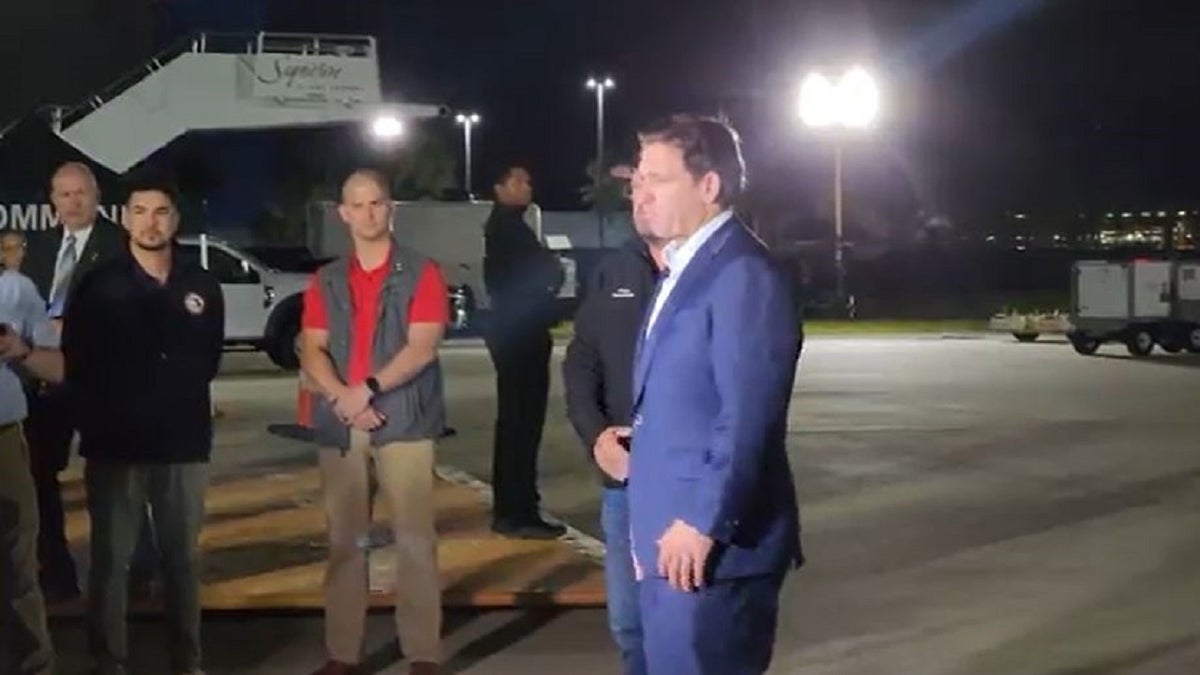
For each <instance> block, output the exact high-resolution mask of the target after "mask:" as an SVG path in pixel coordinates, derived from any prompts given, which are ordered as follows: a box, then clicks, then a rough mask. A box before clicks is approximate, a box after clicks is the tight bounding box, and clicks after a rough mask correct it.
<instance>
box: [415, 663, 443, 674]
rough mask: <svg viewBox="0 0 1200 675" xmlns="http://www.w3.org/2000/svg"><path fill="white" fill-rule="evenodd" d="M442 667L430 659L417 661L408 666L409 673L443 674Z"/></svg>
mask: <svg viewBox="0 0 1200 675" xmlns="http://www.w3.org/2000/svg"><path fill="white" fill-rule="evenodd" d="M441 672H442V668H441V666H439V665H438V664H436V663H430V662H429V661H417V662H415V663H413V664H412V665H410V666H409V667H408V675H441Z"/></svg>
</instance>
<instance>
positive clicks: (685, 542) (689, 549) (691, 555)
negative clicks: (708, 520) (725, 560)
mask: <svg viewBox="0 0 1200 675" xmlns="http://www.w3.org/2000/svg"><path fill="white" fill-rule="evenodd" d="M712 548H713V540H712V539H711V538H709V537H707V536H705V535H703V534H701V533H700V531H699V530H697V529H696V528H694V527H692V526H691V525H688V524H687V523H685V522H683V521H682V520H678V519H676V521H675V522H674V523H671V526H670V527H668V528H667V531H666V532H664V533H663V536H662V538H661V539H659V540H658V573H659V574H661V575H663V576H665V577H666V578H667V581H668V582H669V583H670V584H671V587H672V588H674V589H676V590H680V591H694V590H696V589H698V588H699V587H700V586H702V585H704V566H705V565H706V564H707V563H708V555H709V554H710V553H712Z"/></svg>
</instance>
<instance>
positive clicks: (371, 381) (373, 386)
mask: <svg viewBox="0 0 1200 675" xmlns="http://www.w3.org/2000/svg"><path fill="white" fill-rule="evenodd" d="M367 389H370V390H371V393H372V394H375V395H376V396H378V395H379V394H380V393H381V392H382V390H381V388H380V387H379V380H377V379H375V376H373V375H372V376H371V377H368V378H367Z"/></svg>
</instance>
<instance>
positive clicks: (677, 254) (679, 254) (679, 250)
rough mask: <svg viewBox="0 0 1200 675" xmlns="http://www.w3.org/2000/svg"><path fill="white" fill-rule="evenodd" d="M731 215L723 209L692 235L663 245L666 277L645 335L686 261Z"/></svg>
mask: <svg viewBox="0 0 1200 675" xmlns="http://www.w3.org/2000/svg"><path fill="white" fill-rule="evenodd" d="M732 215H733V211H732V210H728V209H727V210H725V211H722V212H720V213H718V214H717V215H716V217H715V218H713V219H712V220H710V221H708V222H707V223H705V224H703V225H701V226H700V229H699V230H696V232H695V233H694V234H692V236H690V237H688V238H687V239H685V240H683V241H682V242H679V241H672V242H671V243H669V244H667V245H666V246H664V247H663V257H664V258H665V259H666V262H667V278H666V279H663V281H662V288H660V289H659V291H658V297H656V298H655V299H654V307H653V308H652V309H651V311H650V320H649V321H647V322H646V335H649V334H650V331H651V330H652V329H653V328H654V322H655V321H656V320H657V319H658V313H659V312H660V311H661V310H662V308H663V305H665V304H667V298H668V297H670V295H671V291H673V290H675V284H676V283H677V282H678V281H679V277H680V276H682V275H683V270H685V269H687V266H688V263H690V262H691V261H692V258H694V257H696V252H697V251H699V250H700V247H702V246H704V243H705V242H707V241H708V240H709V239H710V238H712V236H713V235H714V234H716V233H717V230H720V229H721V226H722V225H724V224H725V223H727V222H729V218H730V216H732Z"/></svg>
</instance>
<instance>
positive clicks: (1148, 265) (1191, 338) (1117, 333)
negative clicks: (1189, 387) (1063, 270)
mask: <svg viewBox="0 0 1200 675" xmlns="http://www.w3.org/2000/svg"><path fill="white" fill-rule="evenodd" d="M1198 277H1200V263H1196V262H1177V261H1166V260H1135V261H1131V262H1108V261H1096V260H1087V261H1080V262H1077V263H1075V265H1074V274H1073V275H1072V283H1071V325H1072V329H1071V332H1069V333H1068V335H1067V336H1068V338H1069V339H1070V340H1071V344H1072V345H1073V346H1074V347H1075V351H1077V352H1079V353H1080V354H1094V353H1095V352H1096V350H1098V349H1099V348H1100V345H1102V344H1104V343H1105V342H1122V343H1124V344H1125V346H1126V348H1127V349H1128V350H1129V353H1131V354H1133V355H1135V356H1145V355H1147V354H1150V353H1151V352H1152V351H1153V350H1154V347H1155V345H1158V346H1159V347H1161V348H1162V349H1163V351H1166V352H1168V353H1172V354H1174V353H1178V352H1180V351H1183V350H1184V349H1187V350H1188V351H1191V352H1200V278H1198Z"/></svg>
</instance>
